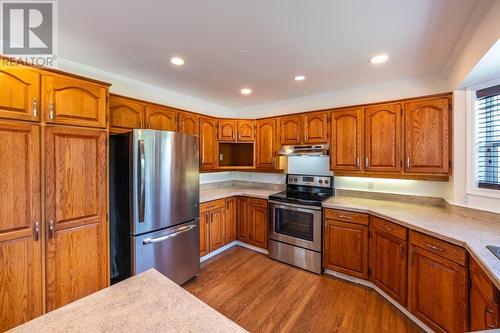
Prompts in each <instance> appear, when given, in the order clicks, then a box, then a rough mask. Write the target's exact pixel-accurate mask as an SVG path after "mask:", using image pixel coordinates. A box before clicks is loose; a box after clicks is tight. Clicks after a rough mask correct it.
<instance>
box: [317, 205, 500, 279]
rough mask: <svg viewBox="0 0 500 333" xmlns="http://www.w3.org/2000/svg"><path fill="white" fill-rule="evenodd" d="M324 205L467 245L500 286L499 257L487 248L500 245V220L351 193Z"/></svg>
mask: <svg viewBox="0 0 500 333" xmlns="http://www.w3.org/2000/svg"><path fill="white" fill-rule="evenodd" d="M323 207H325V208H333V209H341V210H348V211H354V212H361V213H368V214H371V215H374V216H378V217H380V218H383V219H386V220H389V221H391V222H394V223H397V224H400V225H403V226H405V227H408V228H410V229H413V230H416V231H420V232H422V233H425V234H427V235H430V236H434V237H436V238H439V239H442V240H445V241H448V242H450V243H453V244H456V245H460V246H462V247H465V248H466V249H467V250H468V251H469V253H470V255H472V257H474V259H475V260H476V261H477V262H478V264H480V265H481V266H482V267H483V269H484V271H485V272H486V273H487V274H488V275H489V277H490V278H491V280H492V281H493V283H495V285H496V286H497V288H499V289H500V260H499V259H498V258H497V257H495V256H494V255H493V254H492V253H491V252H490V251H489V250H488V249H487V248H486V245H497V246H500V221H491V220H490V221H486V220H480V219H472V218H467V217H463V216H459V215H454V214H452V213H450V212H449V211H448V210H447V209H445V208H439V207H432V206H424V205H418V204H409V203H400V202H394V201H385V200H372V199H361V198H351V197H333V198H331V199H329V200H327V201H326V202H324V203H323Z"/></svg>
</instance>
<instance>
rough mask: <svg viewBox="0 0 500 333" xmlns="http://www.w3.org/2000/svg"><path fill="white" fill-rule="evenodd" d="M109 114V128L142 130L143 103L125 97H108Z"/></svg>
mask: <svg viewBox="0 0 500 333" xmlns="http://www.w3.org/2000/svg"><path fill="white" fill-rule="evenodd" d="M109 113H110V124H109V126H110V127H111V128H120V129H121V128H123V129H134V128H142V122H143V117H144V103H141V102H139V101H136V100H133V99H129V98H126V97H120V96H115V95H110V96H109Z"/></svg>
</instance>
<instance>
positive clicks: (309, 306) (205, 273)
mask: <svg viewBox="0 0 500 333" xmlns="http://www.w3.org/2000/svg"><path fill="white" fill-rule="evenodd" d="M183 287H184V288H185V289H186V290H188V291H189V292H190V293H192V294H194V295H195V296H196V297H198V298H199V299H201V300H202V301H203V302H205V303H207V304H208V305H210V306H211V307H213V308H214V309H216V310H217V311H219V312H220V313H222V314H223V315H225V316H226V317H228V318H230V319H231V320H233V321H235V322H236V323H238V324H239V325H240V326H242V327H243V328H245V329H246V330H248V331H250V332H422V330H421V329H420V328H419V327H418V326H417V325H415V324H414V323H413V322H412V321H410V320H409V319H408V318H406V316H405V315H404V314H402V313H401V312H400V311H399V310H398V309H397V308H396V307H394V306H393V305H392V304H390V303H389V302H388V301H386V300H385V299H384V298H383V297H382V296H380V295H378V294H377V293H376V292H375V291H373V290H371V289H370V288H366V287H362V286H359V285H356V284H352V283H349V282H346V281H342V280H339V279H336V278H333V277H330V276H327V275H322V276H319V275H316V274H313V273H309V272H306V271H303V270H301V269H298V268H295V267H292V266H289V265H286V264H283V263H280V262H278V261H275V260H272V259H269V258H268V257H267V256H265V255H263V254H260V253H257V252H254V251H251V250H248V249H245V248H242V247H239V246H235V247H233V248H231V249H229V250H227V251H225V252H223V253H221V254H219V255H217V256H215V257H213V258H211V259H209V260H208V261H206V262H204V263H203V264H202V270H201V274H200V275H199V276H198V277H197V278H195V279H193V280H192V281H189V282H188V283H186V284H185V285H184V286H183Z"/></svg>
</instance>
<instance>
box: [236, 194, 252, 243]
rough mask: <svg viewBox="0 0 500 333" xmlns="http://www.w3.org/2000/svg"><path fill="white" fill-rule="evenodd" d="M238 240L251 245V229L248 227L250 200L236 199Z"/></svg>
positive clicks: (244, 198) (245, 198)
mask: <svg viewBox="0 0 500 333" xmlns="http://www.w3.org/2000/svg"><path fill="white" fill-rule="evenodd" d="M236 221H237V229H236V231H237V237H236V238H237V239H238V240H239V241H241V242H245V243H250V237H249V236H250V228H249V225H248V198H247V197H236Z"/></svg>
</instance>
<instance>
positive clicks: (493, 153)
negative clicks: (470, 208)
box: [475, 85, 500, 190]
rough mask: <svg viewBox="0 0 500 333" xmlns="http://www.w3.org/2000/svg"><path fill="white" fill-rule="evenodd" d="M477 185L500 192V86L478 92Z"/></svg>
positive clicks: (476, 104)
mask: <svg viewBox="0 0 500 333" xmlns="http://www.w3.org/2000/svg"><path fill="white" fill-rule="evenodd" d="M476 96H477V100H476V103H475V117H476V121H475V123H476V161H475V163H476V184H477V187H479V188H484V189H490V190H500V85H497V86H494V87H489V88H485V89H481V90H477V91H476Z"/></svg>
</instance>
